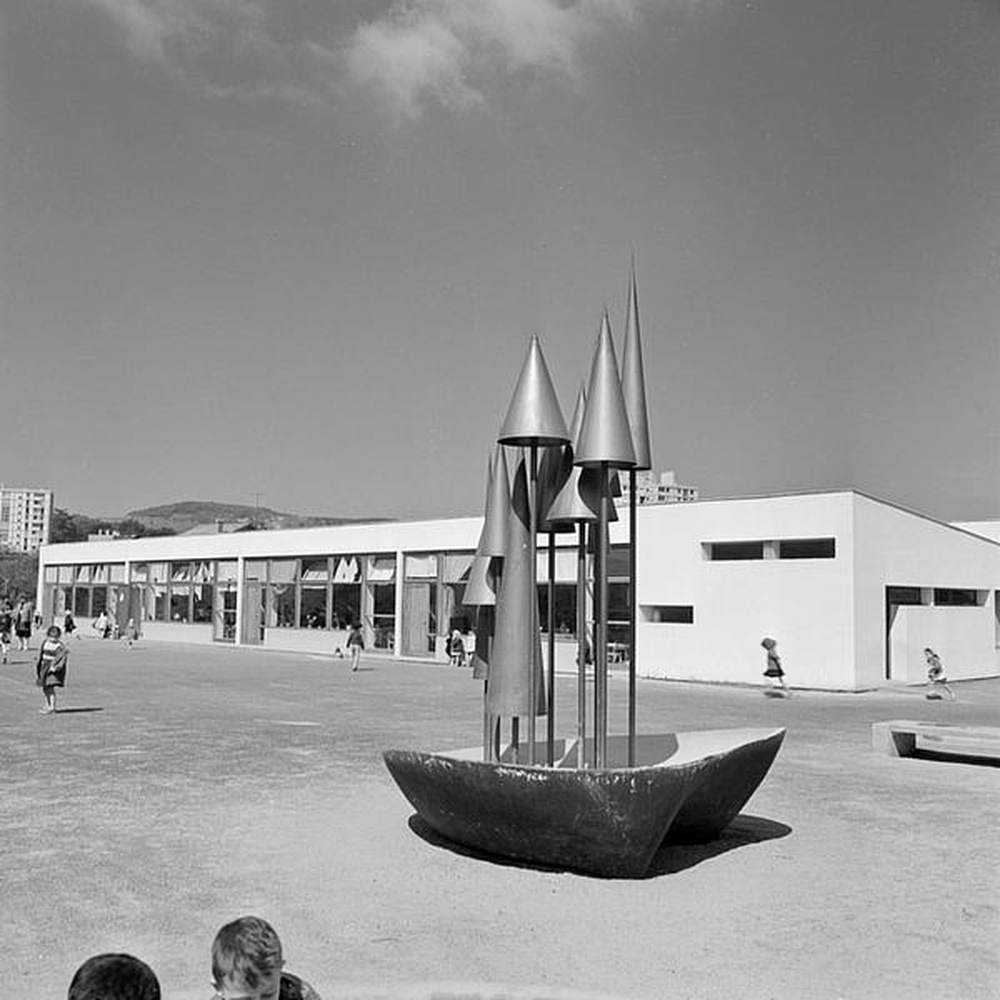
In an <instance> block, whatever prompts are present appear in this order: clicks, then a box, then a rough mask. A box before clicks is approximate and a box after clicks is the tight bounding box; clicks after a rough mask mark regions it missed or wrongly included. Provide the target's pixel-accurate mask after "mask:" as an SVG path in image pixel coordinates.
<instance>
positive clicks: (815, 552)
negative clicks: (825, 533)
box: [778, 538, 837, 559]
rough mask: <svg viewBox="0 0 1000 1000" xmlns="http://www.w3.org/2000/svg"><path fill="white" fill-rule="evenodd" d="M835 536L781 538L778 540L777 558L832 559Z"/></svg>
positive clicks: (834, 551) (835, 549) (834, 552)
mask: <svg viewBox="0 0 1000 1000" xmlns="http://www.w3.org/2000/svg"><path fill="white" fill-rule="evenodd" d="M836 552H837V540H836V539H835V538H783V539H781V540H780V541H779V542H778V558H779V559H833V558H834V557H835V555H836Z"/></svg>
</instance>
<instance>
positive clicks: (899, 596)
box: [885, 587, 930, 604]
mask: <svg viewBox="0 0 1000 1000" xmlns="http://www.w3.org/2000/svg"><path fill="white" fill-rule="evenodd" d="M885 600H886V603H887V604H924V603H928V604H929V603H930V602H929V601H927V602H925V601H924V595H923V591H922V590H921V588H920V587H886V588H885Z"/></svg>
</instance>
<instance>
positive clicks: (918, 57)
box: [0, 0, 1000, 520]
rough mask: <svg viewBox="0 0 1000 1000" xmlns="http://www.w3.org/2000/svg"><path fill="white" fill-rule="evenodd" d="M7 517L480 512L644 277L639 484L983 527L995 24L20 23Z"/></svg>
mask: <svg viewBox="0 0 1000 1000" xmlns="http://www.w3.org/2000/svg"><path fill="white" fill-rule="evenodd" d="M0 31H2V38H0V44H2V51H0V129H2V143H0V146H2V153H0V157H2V159H0V168H2V173H0V208H2V217H0V323H2V329H0V406H2V410H0V412H2V428H0V479H2V480H3V482H5V483H6V484H7V485H11V486H38V487H50V488H51V489H53V490H54V492H55V502H56V506H58V507H62V508H64V509H66V510H69V511H72V512H77V513H86V514H91V515H95V516H122V515H123V514H125V513H126V512H127V511H130V510H134V509H137V508H141V507H145V506H150V505H155V504H161V503H168V502H171V501H177V500H186V499H196V500H217V501H226V502H231V503H246V504H254V503H261V504H263V505H265V506H268V507H271V508H274V509H277V510H283V511H290V512H295V513H301V514H323V515H329V516H351V517H365V516H377V517H402V518H407V517H414V518H422V517H435V516H450V515H462V514H474V513H478V512H480V511H481V510H482V506H483V501H484V497H485V480H486V469H487V461H488V457H489V454H490V451H491V449H492V446H493V442H494V439H495V437H496V434H497V431H498V429H499V427H500V424H501V422H502V421H503V418H504V415H505V413H506V410H507V405H508V402H509V400H510V397H511V394H512V393H513V390H514V386H515V384H516V381H517V376H518V374H519V372H520V369H521V366H522V364H523V362H524V359H525V357H526V354H527V351H528V346H529V343H530V340H531V337H532V336H534V335H537V336H538V337H539V342H540V344H541V349H542V353H543V356H544V358H545V360H546V362H547V365H548V368H549V371H550V373H551V375H552V378H553V382H554V384H555V387H556V390H557V392H558V395H559V398H560V401H561V404H562V407H563V410H564V413H565V416H566V419H567V422H568V420H569V417H570V415H571V412H572V408H573V405H574V402H575V398H576V394H577V391H578V389H579V386H580V385H581V383H582V382H583V381H584V380H585V379H586V377H587V373H588V371H589V367H590V359H591V356H592V353H593V350H594V345H595V342H596V338H597V335H598V331H599V328H600V321H601V314H602V310H603V309H604V308H605V307H607V309H608V310H609V314H610V316H611V323H612V329H613V332H614V335H615V338H616V343H617V344H618V345H619V350H620V344H621V336H622V333H623V329H622V327H623V321H624V307H625V299H626V291H627V281H628V273H629V264H630V259H631V258H632V256H633V255H634V257H635V267H636V275H637V282H638V295H639V305H640V313H641V321H642V322H641V329H642V347H643V354H644V359H645V373H646V390H647V399H648V407H649V415H650V428H651V441H652V450H653V461H654V466H655V468H656V469H657V470H668V469H672V470H675V472H676V475H677V478H678V480H679V481H680V482H683V483H685V484H689V485H693V486H696V487H698V488H699V490H700V492H701V495H702V496H704V497H716V496H743V495H757V494H772V493H780V492H789V491H801V490H825V489H846V488H854V489H858V490H862V491H865V492H868V493H872V494H874V495H876V496H879V497H883V498H885V499H887V500H890V501H893V502H896V503H899V504H901V505H903V506H907V507H911V508H914V509H916V510H918V511H921V512H924V513H927V514H930V515H932V516H934V517H939V518H942V519H945V520H974V519H988V518H1000V3H998V2H997V0H948V2H947V3H942V2H940V0H744V2H728V0H701V2H699V0H410V2H396V3H385V2H367V0H365V2H363V0H337V2H330V0H7V2H6V3H5V4H4V10H3V19H2V24H0Z"/></svg>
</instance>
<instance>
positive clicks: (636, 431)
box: [622, 260, 653, 472]
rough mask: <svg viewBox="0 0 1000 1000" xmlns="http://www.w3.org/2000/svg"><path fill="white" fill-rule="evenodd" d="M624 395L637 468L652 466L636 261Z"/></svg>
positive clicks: (627, 325)
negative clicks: (636, 283) (640, 333)
mask: <svg viewBox="0 0 1000 1000" xmlns="http://www.w3.org/2000/svg"><path fill="white" fill-rule="evenodd" d="M622 396H623V397H624V399H625V411H626V413H627V414H628V423H629V430H630V432H631V435H632V447H633V448H634V450H635V469H636V471H639V472H641V471H643V470H645V469H651V468H652V467H653V458H652V451H651V449H650V446H649V415H648V413H647V411H646V378H645V375H644V372H643V365H642V340H641V337H640V335H639V295H638V293H637V292H636V285H635V261H634V260H633V261H632V269H631V272H630V274H629V286H628V306H627V308H626V311H625V345H624V347H623V348H622Z"/></svg>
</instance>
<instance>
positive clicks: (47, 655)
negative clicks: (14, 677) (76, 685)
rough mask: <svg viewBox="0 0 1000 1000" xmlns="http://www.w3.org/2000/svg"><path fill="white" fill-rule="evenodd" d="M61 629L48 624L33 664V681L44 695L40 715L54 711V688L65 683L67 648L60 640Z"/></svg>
mask: <svg viewBox="0 0 1000 1000" xmlns="http://www.w3.org/2000/svg"><path fill="white" fill-rule="evenodd" d="M61 636H62V630H61V629H60V628H59V626H58V625H50V626H49V630H48V631H47V632H46V633H45V638H44V639H43V640H42V648H41V649H39V651H38V662H37V663H36V664H35V674H36V680H35V683H36V684H37V685H38V686H39V687H40V688H41V689H42V694H43V695H44V696H45V707H44V708H40V709H39V711H40V712H41V713H42V715H51V714H55V712H56V690H57V689H58V688H61V687H63V686H64V685H65V683H66V661H67V660H68V659H69V649H68V648H67V647H66V644H65V643H64V642H63V641H62V638H61Z"/></svg>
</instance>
